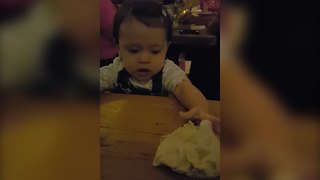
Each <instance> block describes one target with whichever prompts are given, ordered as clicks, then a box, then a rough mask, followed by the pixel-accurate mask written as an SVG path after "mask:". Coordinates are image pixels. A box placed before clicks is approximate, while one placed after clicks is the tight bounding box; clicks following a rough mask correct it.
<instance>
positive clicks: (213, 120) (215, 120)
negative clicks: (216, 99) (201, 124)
mask: <svg viewBox="0 0 320 180" xmlns="http://www.w3.org/2000/svg"><path fill="white" fill-rule="evenodd" d="M204 118H205V119H207V120H210V121H212V122H216V123H220V118H218V117H217V116H214V115H211V114H206V115H205V116H204Z"/></svg>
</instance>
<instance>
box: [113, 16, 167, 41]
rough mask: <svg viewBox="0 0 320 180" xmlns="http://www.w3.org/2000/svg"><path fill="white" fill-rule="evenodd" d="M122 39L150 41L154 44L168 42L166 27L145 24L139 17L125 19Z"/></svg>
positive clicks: (121, 33)
mask: <svg viewBox="0 0 320 180" xmlns="http://www.w3.org/2000/svg"><path fill="white" fill-rule="evenodd" d="M119 40H120V41H124V40H125V41H135V42H150V43H152V44H155V43H159V42H161V43H162V42H166V41H167V37H166V29H165V28H163V27H154V26H148V25H145V24H144V23H143V22H140V21H139V20H138V19H133V18H131V19H127V20H126V21H123V23H122V24H121V26H120V32H119Z"/></svg>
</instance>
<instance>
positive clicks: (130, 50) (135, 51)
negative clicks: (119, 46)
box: [127, 49, 139, 54]
mask: <svg viewBox="0 0 320 180" xmlns="http://www.w3.org/2000/svg"><path fill="white" fill-rule="evenodd" d="M127 51H128V52H129V53H131V54H135V53H137V52H139V50H138V49H128V50H127Z"/></svg>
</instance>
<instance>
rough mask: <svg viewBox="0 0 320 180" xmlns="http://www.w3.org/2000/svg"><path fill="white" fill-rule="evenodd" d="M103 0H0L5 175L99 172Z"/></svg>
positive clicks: (13, 178)
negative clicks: (100, 48) (101, 2)
mask: <svg viewBox="0 0 320 180" xmlns="http://www.w3.org/2000/svg"><path fill="white" fill-rule="evenodd" d="M99 26H100V25H99V1H94V0H93V1H92V0H83V1H75V0H52V1H51V0H10V1H0V52H1V53H0V92H1V101H0V103H1V113H0V114H1V115H0V117H1V121H0V123H1V125H0V129H1V130H0V137H1V141H0V156H1V161H0V167H1V173H0V179H3V180H19V179H20V180H27V179H30V180H31V179H32V180H35V179H39V180H40V179H42V180H43V179H47V180H50V179H52V180H57V179H83V180H87V179H98V178H99V177H100V173H99V172H100V166H99V162H100V149H99V137H100V135H99V119H100V117H99V83H98V78H99V71H98V69H99Z"/></svg>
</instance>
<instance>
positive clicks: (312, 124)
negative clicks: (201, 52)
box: [220, 0, 320, 180]
mask: <svg viewBox="0 0 320 180" xmlns="http://www.w3.org/2000/svg"><path fill="white" fill-rule="evenodd" d="M317 12H318V11H317V8H316V2H310V1H308V2H305V3H295V2H292V1H290V2H288V1H281V2H280V1H277V2H274V3H273V2H272V3H270V2H267V1H250V0H249V1H242V0H224V1H223V2H222V9H221V28H220V30H221V44H220V45H221V51H220V52H221V56H220V61H221V66H220V71H221V129H222V130H221V132H222V134H221V163H222V164H221V167H222V172H221V177H222V179H257V180H258V179H280V180H287V179H297V180H300V179H301V180H303V179H314V180H315V179H319V178H320V176H319V171H318V170H317V169H319V168H320V164H319V161H318V159H319V155H320V144H319V142H320V141H319V137H320V136H319V135H320V124H319V120H320V117H319V112H320V111H319V110H320V108H319V93H317V92H318V91H319V77H320V76H319V66H317V65H316V64H317V61H318V60H319V46H317V40H318V39H319V38H318V37H319V35H318V33H317V31H318V27H319V26H318V21H317V20H316V19H317V18H316V17H318V13H317Z"/></svg>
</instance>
